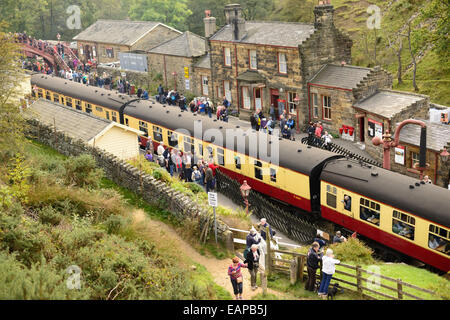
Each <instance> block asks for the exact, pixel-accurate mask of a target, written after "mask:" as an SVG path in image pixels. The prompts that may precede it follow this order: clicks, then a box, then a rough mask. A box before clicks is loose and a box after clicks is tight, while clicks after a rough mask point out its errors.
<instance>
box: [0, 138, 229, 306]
mask: <svg viewBox="0 0 450 320" xmlns="http://www.w3.org/2000/svg"><path fill="white" fill-rule="evenodd" d="M24 147H25V148H24V151H23V154H22V156H20V157H18V156H17V154H16V156H13V153H7V152H2V153H0V160H1V161H0V299H100V300H114V299H218V298H219V299H230V298H231V297H230V295H229V294H228V292H226V290H224V289H223V288H221V287H219V286H217V285H216V284H215V283H214V281H213V280H212V278H211V276H210V275H209V274H208V273H207V272H206V270H205V269H204V268H201V266H198V267H197V270H198V271H192V270H191V264H192V262H191V261H190V260H188V259H187V258H186V257H185V256H183V255H182V253H180V252H176V251H174V250H172V251H170V250H167V248H166V247H164V244H161V243H159V242H158V241H157V239H156V240H155V239H154V238H152V237H150V236H148V235H146V234H145V233H143V232H142V230H141V229H140V226H142V223H140V224H139V225H137V224H136V223H135V219H134V218H135V212H136V211H137V210H138V209H137V208H136V207H135V206H133V205H130V204H129V203H128V202H127V201H126V199H125V198H124V197H123V196H122V195H121V194H120V193H119V192H118V191H116V190H115V189H114V188H111V186H113V183H112V182H109V183H108V185H107V186H106V184H105V178H103V173H102V171H101V170H100V169H97V168H96V166H95V161H94V159H93V158H91V157H90V156H87V155H83V156H79V157H70V158H66V157H64V156H62V155H60V154H58V153H57V152H55V151H54V150H52V149H50V148H48V147H45V146H42V145H40V144H37V143H25V145H24ZM3 151H4V150H3ZM149 210H151V214H152V215H153V216H157V217H164V216H166V215H167V212H164V211H163V210H161V209H159V208H156V207H153V208H149ZM73 266H75V267H73ZM68 268H69V269H68ZM70 268H71V269H70ZM78 268H79V269H78ZM69 271H71V272H72V275H71V274H70V273H68V272H69ZM80 272H81V273H80ZM77 275H80V278H79V279H80V288H79V289H76V287H75V289H74V287H72V288H70V287H68V286H67V284H68V283H69V282H70V283H71V284H72V285H73V284H75V282H71V279H73V280H76V278H77Z"/></svg>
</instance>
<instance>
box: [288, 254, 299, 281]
mask: <svg viewBox="0 0 450 320" xmlns="http://www.w3.org/2000/svg"><path fill="white" fill-rule="evenodd" d="M297 271H298V261H297V258H296V257H294V260H291V265H290V270H289V272H290V279H291V284H292V285H294V284H296V283H297V279H298V278H297Z"/></svg>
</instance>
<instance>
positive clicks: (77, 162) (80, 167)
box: [64, 154, 104, 188]
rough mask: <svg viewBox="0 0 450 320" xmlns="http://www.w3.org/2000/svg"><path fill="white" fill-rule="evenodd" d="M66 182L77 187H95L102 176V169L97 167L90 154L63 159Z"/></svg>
mask: <svg viewBox="0 0 450 320" xmlns="http://www.w3.org/2000/svg"><path fill="white" fill-rule="evenodd" d="M64 167H65V169H66V177H65V178H66V179H65V180H66V184H67V185H73V186H79V187H93V188H97V187H98V186H99V185H100V182H101V179H102V177H103V175H104V174H103V170H101V169H98V168H97V165H96V163H95V160H94V158H93V157H92V156H90V155H87V154H83V155H80V156H78V157H73V158H69V159H67V160H66V161H65V163H64Z"/></svg>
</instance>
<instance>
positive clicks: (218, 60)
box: [205, 4, 352, 130]
mask: <svg viewBox="0 0 450 320" xmlns="http://www.w3.org/2000/svg"><path fill="white" fill-rule="evenodd" d="M314 15H315V22H314V24H307V23H286V22H274V21H263V22H260V21H245V19H244V17H243V14H242V8H241V6H240V5H239V4H230V5H227V6H225V17H226V25H225V26H224V27H222V28H221V29H220V30H218V31H217V32H215V33H214V34H212V35H211V36H210V37H208V36H207V38H208V43H209V47H210V56H211V71H212V73H211V80H212V81H211V83H212V85H210V86H209V89H210V90H211V92H212V94H213V96H214V100H215V101H216V102H219V101H220V102H221V101H222V97H223V96H226V97H227V99H228V100H229V101H230V102H231V107H232V109H236V110H237V111H238V112H239V117H240V118H241V119H244V120H248V119H249V117H250V115H251V113H252V112H254V111H255V110H258V109H263V112H264V113H265V114H266V115H268V114H269V108H270V106H271V104H273V105H274V108H275V109H276V110H275V113H276V115H277V116H278V115H279V114H281V113H282V111H283V110H286V111H287V112H288V113H289V114H290V115H292V116H293V118H294V119H295V120H296V127H297V130H300V129H304V128H305V126H306V124H307V122H308V104H307V102H308V93H307V82H308V80H309V79H310V78H311V77H312V76H314V75H315V73H316V72H317V71H319V69H320V68H322V66H323V65H325V64H328V63H338V64H340V63H341V62H342V61H345V63H347V64H350V63H351V47H352V40H351V39H350V37H349V36H348V35H346V34H344V33H342V32H341V31H340V30H338V29H337V28H336V26H335V25H334V22H333V16H334V8H333V6H332V5H330V4H321V5H318V6H316V7H315V9H314ZM205 29H206V30H210V29H211V26H210V22H209V21H205ZM212 29H213V30H214V27H213V28H212Z"/></svg>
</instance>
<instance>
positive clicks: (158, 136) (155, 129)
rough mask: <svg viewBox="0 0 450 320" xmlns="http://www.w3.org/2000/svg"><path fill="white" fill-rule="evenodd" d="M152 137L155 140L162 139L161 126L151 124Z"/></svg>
mask: <svg viewBox="0 0 450 320" xmlns="http://www.w3.org/2000/svg"><path fill="white" fill-rule="evenodd" d="M153 139H154V140H155V141H159V142H161V141H163V136H162V128H161V127H157V126H153Z"/></svg>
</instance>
